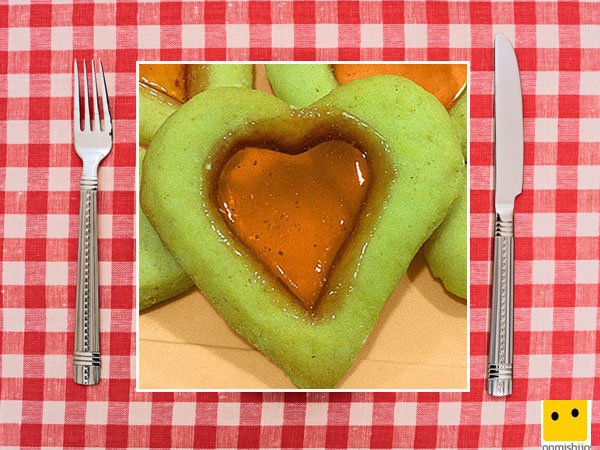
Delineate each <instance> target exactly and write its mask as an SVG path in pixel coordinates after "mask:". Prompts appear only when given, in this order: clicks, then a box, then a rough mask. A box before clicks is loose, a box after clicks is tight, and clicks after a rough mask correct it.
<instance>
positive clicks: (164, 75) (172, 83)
mask: <svg viewBox="0 0 600 450" xmlns="http://www.w3.org/2000/svg"><path fill="white" fill-rule="evenodd" d="M185 79H186V65H185V64H140V81H141V82H142V83H144V84H145V85H147V86H149V87H151V88H153V89H156V90H157V91H159V92H162V93H163V94H166V95H168V96H169V97H172V98H174V99H175V100H179V101H180V102H184V101H185V99H186V89H185Z"/></svg>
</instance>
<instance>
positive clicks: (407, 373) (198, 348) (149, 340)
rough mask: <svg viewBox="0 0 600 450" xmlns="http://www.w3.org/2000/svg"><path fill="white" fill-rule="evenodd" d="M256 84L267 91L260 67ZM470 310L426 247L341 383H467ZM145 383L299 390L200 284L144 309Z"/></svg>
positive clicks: (142, 369) (141, 354)
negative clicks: (442, 279)
mask: <svg viewBox="0 0 600 450" xmlns="http://www.w3.org/2000/svg"><path fill="white" fill-rule="evenodd" d="M256 73H257V83H256V84H257V87H259V88H262V89H264V90H267V89H266V86H268V83H266V82H265V80H266V77H265V75H264V68H263V67H262V66H258V67H257V68H256ZM467 331H468V330H467V308H466V302H465V301H464V300H461V299H458V298H457V297H454V296H451V295H450V294H448V293H447V292H446V291H445V290H444V289H443V287H442V285H441V284H440V283H439V282H438V281H436V280H435V279H434V278H433V277H432V276H431V273H430V271H429V269H428V268H427V265H426V264H425V261H424V258H423V256H422V255H421V254H420V253H419V254H418V255H417V256H416V258H415V259H414V260H413V262H412V264H411V266H410V267H409V270H408V273H407V274H406V275H405V276H404V278H403V279H402V281H401V282H400V284H399V285H398V286H397V287H396V289H395V290H394V292H393V294H392V295H391V297H390V298H389V299H388V301H387V303H386V305H385V307H384V309H383V311H382V313H381V315H380V317H379V319H378V321H377V324H376V326H375V329H374V330H373V333H372V334H371V336H370V337H369V339H368V341H367V342H366V344H365V346H364V347H363V349H362V350H361V352H360V354H359V355H358V358H357V360H356V361H355V363H354V365H353V366H352V368H351V369H350V370H349V371H348V373H347V374H346V376H345V377H344V378H343V379H342V380H341V382H340V383H339V384H338V388H342V389H360V388H363V389H466V388H467V363H468V361H467V355H468V350H467ZM138 351H139V387H140V388H141V389H216V390H218V389H293V388H294V385H293V384H292V383H291V382H290V381H289V379H288V378H287V377H286V376H285V375H284V373H283V372H282V371H281V370H280V369H279V368H278V367H276V366H275V365H274V364H272V363H271V362H270V361H268V360H267V359H266V358H265V357H264V356H263V355H262V354H261V353H259V352H258V351H257V350H254V349H253V348H252V347H251V346H250V345H249V344H248V343H246V341H244V340H243V339H242V338H240V337H239V336H238V335H237V334H235V333H234V332H233V331H232V330H231V329H230V328H229V327H228V326H227V324H226V323H225V321H224V320H223V319H222V318H221V317H220V316H219V315H218V314H217V313H216V311H215V310H214V309H213V308H212V307H211V306H210V304H209V303H208V302H207V301H206V300H205V299H204V297H203V296H202V294H201V293H200V292H198V291H197V290H194V291H192V292H190V293H189V294H187V295H184V296H181V297H179V298H177V299H173V300H170V301H168V302H164V303H162V304H160V305H158V306H156V307H154V308H152V309H150V310H148V311H146V312H143V313H142V314H141V315H140V320H139V348H138Z"/></svg>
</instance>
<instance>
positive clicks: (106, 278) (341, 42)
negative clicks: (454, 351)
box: [0, 0, 600, 448]
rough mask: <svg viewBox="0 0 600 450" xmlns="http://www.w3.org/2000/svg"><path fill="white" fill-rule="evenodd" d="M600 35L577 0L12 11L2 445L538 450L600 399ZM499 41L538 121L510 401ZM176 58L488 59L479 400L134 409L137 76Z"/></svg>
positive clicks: (531, 152) (474, 379)
mask: <svg viewBox="0 0 600 450" xmlns="http://www.w3.org/2000/svg"><path fill="white" fill-rule="evenodd" d="M599 23H600V7H599V6H598V3H595V2H581V3H579V2H572V1H562V2H560V3H553V2H516V3H513V2H494V3H490V2H488V1H477V2H469V1H457V2H444V1H438V2H425V1H409V2H398V1H365V2H358V1H347V2H343V1H294V2H292V1H273V2H269V1H229V2H225V1H206V2H189V3H188V2H178V1H173V2H171V1H169V2H162V3H158V2H152V1H150V2H140V3H137V2H136V1H127V2H119V3H115V2H113V1H106V2H101V3H97V4H89V3H87V2H77V3H76V4H75V5H73V4H70V3H66V2H56V3H55V4H53V5H50V4H47V3H46V2H42V1H40V2H35V4H32V5H30V4H28V3H27V2H26V1H16V0H15V1H14V2H9V4H8V5H7V4H6V3H5V2H3V4H2V5H0V143H1V144H2V150H1V151H0V187H1V190H0V208H1V215H0V239H1V243H2V247H1V248H2V258H1V261H0V271H1V276H2V289H1V291H0V303H1V306H2V308H1V309H0V326H1V331H2V332H1V333H0V348H1V352H0V366H1V379H0V446H1V447H2V448H17V447H33V448H40V447H43V448H50V447H62V446H64V447H117V448H169V447H176V448H185V447H200V448H213V447H218V448H235V447H244V448H258V447H263V448H279V447H283V448H302V447H305V448H342V447H350V448H368V447H373V448H391V447H407V448H411V447H416V448H431V447H446V448H455V447H460V448H500V447H504V448H523V447H528V448H536V447H538V446H539V445H540V412H539V411H540V403H539V400H541V399H549V398H552V399H568V398H578V399H596V400H597V399H598V398H599V397H600V374H599V366H600V360H599V358H598V353H599V349H600V339H599V334H598V322H599V309H598V298H599V294H600V286H599V272H600V268H599V254H600V248H599V247H600V242H599V234H600V230H599V228H600V144H598V142H599V141H600V121H599V120H598V116H599V115H600V27H599V26H598V24H599ZM494 33H504V34H505V35H507V36H508V37H509V38H510V39H511V40H512V41H513V42H514V43H515V46H516V48H517V55H518V58H519V65H520V68H521V71H522V72H521V76H522V82H523V94H524V95H523V100H524V113H525V141H526V142H525V181H524V190H523V194H522V195H521V197H520V198H519V199H518V201H517V204H516V209H517V213H516V218H515V222H516V226H517V239H516V260H517V261H516V268H515V270H516V277H517V281H516V283H517V285H516V289H515V296H516V311H515V392H514V394H513V395H512V397H510V398H509V399H508V400H505V399H491V398H490V397H488V396H487V394H486V393H485V392H484V374H485V363H486V347H487V333H486V330H487V327H488V319H487V314H488V302H489V289H490V267H491V264H490V259H491V235H492V219H493V214H492V211H493V204H492V203H493V202H492V199H493V195H492V190H491V189H492V164H493V146H492V117H493V110H492V109H493V108H492V105H493V97H492V75H493V74H492V69H493V48H492V47H493V35H494ZM92 57H94V58H101V59H102V61H103V63H104V67H105V70H106V71H107V81H108V84H109V89H110V92H111V94H112V95H111V100H112V110H113V117H114V129H115V145H114V149H113V151H112V153H111V154H110V156H109V157H108V158H107V160H105V161H104V163H103V165H102V168H101V170H100V187H101V190H100V194H99V214H100V215H99V234H100V294H101V302H102V311H101V324H102V337H101V340H102V342H101V343H102V352H103V356H104V357H103V364H104V366H103V376H104V379H103V381H102V383H101V384H100V385H99V386H97V387H93V388H84V387H80V386H76V385H75V384H73V382H72V381H71V380H72V367H71V359H70V358H71V356H70V355H71V354H72V350H73V322H74V306H75V272H76V259H77V223H78V215H77V214H78V208H79V203H78V196H79V193H78V178H79V175H80V168H81V164H80V161H79V159H78V158H77V157H76V155H75V153H74V151H73V149H72V146H71V121H70V119H71V68H72V62H73V59H74V58H77V59H84V58H86V59H91V58H92ZM159 59H160V60H179V59H183V60H203V59H206V60H224V59H237V60H247V59H250V60H262V59H267V60H268V59H272V60H277V59H303V60H307V59H308V60H311V59H325V60H338V59H348V60H358V59H386V60H470V61H471V64H472V65H471V68H472V76H471V93H472V97H471V117H472V119H471V154H470V161H471V189H472V190H471V234H472V238H471V257H472V263H471V282H472V286H471V329H472V334H471V353H472V358H471V383H470V389H471V390H470V392H469V393H463V394H460V393H441V394H436V393H424V394H418V393H403V394H393V393H374V394H369V393H354V394H349V393H331V394H326V393H311V394H303V393H289V394H281V393H265V394H260V393H248V394H235V393H228V394H220V393H201V394H193V393H175V394H171V393H156V394H151V393H136V392H135V358H134V355H135V321H134V319H135V312H134V306H135V294H134V258H135V250H134V248H135V240H134V209H135V206H134V200H135V193H134V173H135V170H134V167H135V153H136V146H135V81H136V80H135V61H136V60H159ZM442 332H443V331H442ZM592 405H593V406H592V413H593V417H594V419H593V424H592V435H593V443H594V444H595V445H600V401H594V402H593V403H592ZM84 425H85V426H84Z"/></svg>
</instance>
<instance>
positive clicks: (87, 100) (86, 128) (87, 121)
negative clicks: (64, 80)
mask: <svg viewBox="0 0 600 450" xmlns="http://www.w3.org/2000/svg"><path fill="white" fill-rule="evenodd" d="M89 103H90V95H89V93H88V77H87V67H86V65H85V60H83V110H84V114H83V119H84V123H83V129H84V131H90V130H91V129H92V127H91V126H90V104H89Z"/></svg>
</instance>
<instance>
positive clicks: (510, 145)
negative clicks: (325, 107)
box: [487, 35, 523, 396]
mask: <svg viewBox="0 0 600 450" xmlns="http://www.w3.org/2000/svg"><path fill="white" fill-rule="evenodd" d="M494 159H495V209H496V223H495V227H494V266H493V267H494V269H493V280H492V312H491V326H490V347H489V362H488V373H487V391H488V394H490V395H493V396H506V395H510V394H511V393H512V388H513V324H514V312H513V310H514V294H513V291H514V225H513V216H514V206H515V198H516V197H517V196H518V195H519V194H520V193H521V191H522V190H523V100H522V96H521V80H520V77H519V66H518V63H517V57H516V55H515V51H514V49H513V47H512V45H511V44H510V41H509V40H508V39H507V38H506V37H505V36H502V35H496V38H495V44H494Z"/></svg>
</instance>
